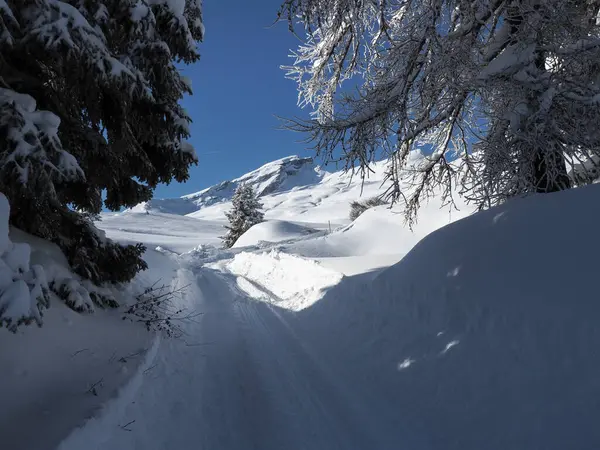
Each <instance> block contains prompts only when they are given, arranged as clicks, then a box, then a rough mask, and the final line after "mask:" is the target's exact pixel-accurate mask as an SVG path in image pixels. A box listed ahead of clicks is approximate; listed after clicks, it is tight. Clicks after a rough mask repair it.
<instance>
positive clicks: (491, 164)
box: [279, 0, 600, 220]
mask: <svg viewBox="0 0 600 450" xmlns="http://www.w3.org/2000/svg"><path fill="white" fill-rule="evenodd" d="M599 11H600V3H598V2H571V1H564V0H545V1H540V0H508V1H505V0H478V1H473V2H467V1H461V0H432V1H397V2H390V1H379V0H378V1H372V2H362V1H356V0H340V1H335V2H332V1H328V0H286V1H285V2H284V4H283V5H282V8H281V10H280V12H279V16H280V18H283V19H284V20H285V19H287V21H288V22H289V24H290V27H291V28H293V29H295V31H296V32H298V31H299V29H301V28H302V29H303V30H304V31H305V34H306V39H305V41H304V43H303V44H302V45H300V47H299V48H298V49H297V50H296V52H295V53H294V55H293V58H294V62H293V64H292V65H290V66H288V67H285V69H286V71H287V75H288V76H289V77H290V78H292V79H293V80H295V81H296V83H297V84H298V90H299V103H300V105H301V106H309V107H311V108H312V110H313V114H314V115H313V118H312V120H308V121H302V120H290V121H289V123H288V126H289V128H291V129H293V130H297V131H301V132H304V133H306V136H307V140H309V141H311V142H312V143H313V144H314V147H315V149H316V151H317V153H319V154H321V155H322V156H323V157H324V158H325V159H326V160H336V159H339V158H340V157H341V159H342V160H344V161H346V168H347V169H353V168H355V167H358V168H359V169H360V170H362V171H363V173H365V172H366V171H368V168H369V164H370V163H371V162H372V161H373V160H375V159H378V158H379V157H380V156H382V155H383V156H385V157H387V158H388V159H389V169H388V179H389V191H388V194H389V197H390V198H391V199H392V200H403V201H404V202H405V204H406V212H407V215H408V218H409V219H411V220H412V219H414V216H415V215H416V212H417V209H418V205H419V204H420V202H421V201H422V200H423V199H424V198H426V197H427V196H428V195H429V194H430V193H431V192H433V191H434V190H435V189H436V188H441V189H442V191H443V192H444V194H445V195H446V197H447V200H448V201H449V202H450V203H452V201H453V199H452V191H453V188H454V186H455V185H456V184H459V186H460V189H458V190H457V191H461V192H462V194H463V195H464V196H465V197H466V198H467V199H470V200H472V201H474V202H476V203H477V204H478V205H479V206H480V207H487V206H490V205H494V204H498V203H501V202H503V201H505V200H506V199H508V198H510V197H513V196H515V195H523V194H527V193H532V192H540V193H544V192H552V191H556V190H560V189H565V188H568V187H570V186H571V185H572V180H571V179H570V178H569V177H568V175H567V168H568V167H573V166H574V165H576V164H580V166H579V167H580V168H581V167H585V164H583V165H581V163H582V162H585V161H594V160H595V159H596V158H597V157H598V156H600V129H599V128H598V126H597V124H598V123H599V120H600V83H598V79H599V78H600V64H598V61H599V60H600V22H599V21H598V20H597V17H598V13H599ZM298 25H300V26H298ZM344 87H347V88H344ZM415 148H422V149H426V150H427V151H426V152H427V153H431V154H430V155H429V156H428V157H427V160H426V161H425V162H424V163H423V164H422V165H421V167H418V168H416V170H414V171H412V172H411V181H412V184H413V185H414V186H412V187H411V189H410V190H407V191H406V192H405V191H404V190H403V187H402V186H406V183H400V181H401V180H400V177H401V176H402V174H403V173H405V172H404V170H403V169H404V168H405V166H406V164H407V161H408V159H409V155H410V154H411V152H412V151H413V150H414V149H415ZM429 149H431V152H429ZM453 162H456V164H453ZM457 166H458V167H457ZM585 178H590V177H581V176H579V179H585ZM405 181H406V180H405ZM455 192H456V190H455Z"/></svg>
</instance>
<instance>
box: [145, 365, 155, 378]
mask: <svg viewBox="0 0 600 450" xmlns="http://www.w3.org/2000/svg"><path fill="white" fill-rule="evenodd" d="M156 366H157V364H154V365H153V366H150V367H148V368H147V369H146V370H144V372H143V373H144V375H145V374H147V373H148V372H150V371H151V370H152V369H154V368H155V367H156Z"/></svg>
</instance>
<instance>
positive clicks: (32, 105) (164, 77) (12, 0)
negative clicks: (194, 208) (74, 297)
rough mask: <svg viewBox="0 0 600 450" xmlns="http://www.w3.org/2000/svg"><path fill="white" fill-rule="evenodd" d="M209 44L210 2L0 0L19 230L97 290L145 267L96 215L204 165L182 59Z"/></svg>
mask: <svg viewBox="0 0 600 450" xmlns="http://www.w3.org/2000/svg"><path fill="white" fill-rule="evenodd" d="M202 37H203V25H202V15H201V0H178V1H170V0H94V1H91V0H0V192H2V193H4V194H5V195H6V196H7V197H8V199H9V201H10V203H11V216H10V221H11V224H12V225H14V226H16V227H18V228H21V229H23V230H25V231H27V232H29V233H32V234H34V235H36V236H39V237H42V238H44V239H47V240H50V241H52V242H55V243H56V244H58V245H59V246H60V247H61V249H62V250H63V251H64V253H65V254H66V256H67V258H68V260H69V263H70V265H71V267H72V268H73V270H74V271H75V272H77V273H78V274H79V275H81V276H83V277H84V278H87V279H90V280H92V281H93V282H94V283H96V284H102V283H106V282H110V283H112V282H125V281H128V280H130V279H131V278H132V277H133V276H134V275H135V274H136V273H137V272H138V271H139V270H141V269H144V268H145V267H146V264H145V262H144V261H143V260H142V258H141V255H142V253H143V251H144V247H143V246H142V245H141V244H138V245H127V246H122V245H119V244H117V243H115V242H112V241H110V240H109V239H106V238H105V237H104V236H103V233H101V232H100V231H99V230H97V229H96V227H95V226H94V224H93V223H92V218H93V217H94V216H95V215H97V214H98V213H100V212H101V210H102V208H103V206H104V207H106V208H108V209H110V210H113V211H116V210H119V209H120V208H122V207H131V206H134V205H136V204H138V203H140V202H142V201H146V200H149V199H150V198H151V197H152V192H153V189H154V188H155V187H156V185H157V184H158V183H169V182H170V181H172V180H177V181H184V180H186V179H187V178H188V168H189V166H190V165H191V164H194V163H196V161H197V158H196V155H195V152H194V150H193V148H192V147H191V146H190V145H189V144H188V143H186V141H185V139H186V138H187V137H188V135H189V129H188V125H189V123H190V121H191V120H190V118H189V117H188V115H187V113H186V112H185V110H184V109H183V108H182V107H181V106H180V105H179V101H180V100H181V99H182V97H183V95H184V94H191V86H190V83H189V82H188V81H187V80H186V79H185V78H184V77H182V76H181V75H180V73H179V71H178V69H177V68H176V66H175V62H184V63H193V62H195V61H196V60H198V58H199V54H198V52H197V49H196V46H197V42H198V41H200V40H202ZM103 196H104V200H103Z"/></svg>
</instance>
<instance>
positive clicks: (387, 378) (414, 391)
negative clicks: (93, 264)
mask: <svg viewBox="0 0 600 450" xmlns="http://www.w3.org/2000/svg"><path fill="white" fill-rule="evenodd" d="M377 173H379V172H377V171H376V174H377ZM291 178H293V176H292V177H291ZM371 183H372V184H369V183H368V184H367V185H366V186H365V190H366V192H365V195H366V196H371V195H374V194H375V193H377V192H378V188H377V187H375V185H376V184H378V181H377V177H376V176H374V179H373V180H372V182H371ZM359 193H360V185H359V184H358V183H356V182H350V183H349V180H348V178H346V176H345V175H342V174H340V173H331V174H323V176H322V177H321V178H319V179H318V180H317V181H315V182H314V183H312V182H311V183H309V184H307V185H296V186H293V187H291V188H287V187H286V188H281V189H280V188H277V189H275V190H274V191H273V192H272V193H270V194H268V195H264V196H263V197H262V198H261V201H263V202H265V203H266V204H269V207H268V209H267V216H268V217H269V216H270V217H269V218H270V220H269V221H267V222H266V223H264V224H260V225H259V226H257V227H256V229H255V230H252V229H251V230H249V232H248V235H247V236H243V237H242V238H244V239H247V241H246V242H242V243H241V244H244V245H243V246H242V245H241V244H240V246H239V247H236V248H233V249H229V250H222V249H218V248H217V245H218V244H217V242H218V235H219V234H222V229H221V227H222V225H223V224H224V221H223V218H221V217H218V218H217V213H216V211H218V210H220V212H222V211H223V208H226V204H227V202H226V201H222V202H221V203H216V204H212V205H210V206H203V207H201V208H200V209H199V210H198V211H196V212H195V213H193V214H192V215H191V216H185V215H176V214H168V213H165V212H164V211H161V212H158V211H156V210H155V209H152V208H148V209H147V210H140V211H138V212H135V211H129V212H126V213H122V214H118V215H111V216H107V217H105V218H104V220H103V221H102V222H100V223H99V224H98V225H99V226H100V227H101V228H102V227H104V229H105V231H106V232H107V235H108V236H109V237H111V238H116V239H122V240H124V241H132V240H142V241H143V242H146V244H147V245H148V246H149V247H150V248H153V247H154V246H160V248H159V249H158V251H154V250H150V251H149V252H148V254H147V256H146V258H147V260H148V262H149V265H150V270H149V272H146V273H143V274H141V275H140V276H139V277H138V279H136V282H137V283H138V284H139V283H142V285H143V284H144V283H147V284H148V283H150V282H151V281H152V280H155V279H157V278H159V277H162V278H164V279H166V280H169V282H170V283H171V285H172V286H174V287H182V286H186V291H185V294H184V295H183V297H182V298H181V299H180V300H178V306H180V307H182V308H184V309H185V310H186V311H190V312H194V313H201V315H199V316H198V317H195V318H194V320H189V321H184V322H182V323H181V325H182V327H183V328H184V331H185V333H184V335H183V337H182V338H181V339H175V340H167V339H162V340H161V341H160V342H157V341H155V343H154V345H153V346H152V345H150V342H149V341H146V342H145V344H144V345H143V346H142V348H143V349H144V350H143V352H142V353H140V355H141V358H140V360H138V362H137V364H136V365H135V366H134V368H133V369H132V371H131V373H134V374H135V375H133V377H132V378H129V382H128V383H127V384H126V385H125V386H124V387H122V388H121V389H120V390H118V389H117V388H116V387H115V389H114V390H113V391H112V392H113V393H114V392H117V394H116V396H112V400H110V401H109V402H107V403H104V406H103V407H102V408H101V409H99V410H97V411H96V413H95V414H94V415H93V418H91V419H90V420H89V421H88V422H87V423H86V424H85V425H83V426H81V427H79V428H77V429H75V430H74V431H73V432H72V433H71V434H70V435H69V436H68V437H67V438H66V439H65V440H64V441H63V442H62V443H61V444H60V446H59V448H60V450H79V449H82V448H85V449H91V450H94V449H106V450H109V449H110V450H125V449H137V448H139V449H149V450H153V449H164V448H177V449H197V448H199V449H232V450H237V449H240V450H242V449H252V448H255V449H261V450H276V449H277V450H280V449H291V450H293V449H327V450H329V449H343V450H346V449H350V450H351V449H357V450H364V449H383V450H385V449H398V448H408V449H411V450H421V449H423V450H425V449H427V450H431V449H440V450H441V449H443V450H454V449H456V450H459V449H460V450H471V449H472V450H476V449H477V450H479V449H482V448H485V449H492V450H493V449H498V450H500V449H502V450H504V449H511V450H513V449H515V450H520V449H523V450H529V449H550V450H554V449H556V450H559V449H561V450H562V449H564V448H577V449H583V450H587V449H590V450H592V449H597V448H600V430H599V429H598V427H597V425H596V422H597V418H598V417H599V416H600V404H598V402H597V400H596V399H597V397H598V395H600V382H599V381H598V377H597V373H598V370H599V369H600V353H598V351H597V348H598V347H599V346H600V333H599V332H598V326H597V322H598V319H597V318H598V312H599V311H600V308H599V306H598V304H597V303H598V302H597V298H598V295H597V290H598V289H597V286H596V283H595V274H596V273H597V272H598V263H597V257H596V255H597V254H598V252H599V251H600V243H598V242H596V240H594V239H589V238H588V239H583V240H584V241H585V244H580V243H579V241H577V240H573V237H574V236H581V237H585V236H594V233H595V230H596V227H597V223H598V222H599V221H600V211H599V210H598V208H595V207H594V205H597V204H598V201H599V200H600V186H598V185H593V186H588V187H586V188H580V189H574V190H571V191H566V192H560V193H556V194H548V195H543V196H542V195H538V196H532V197H529V198H525V199H515V200H512V201H510V202H508V203H507V204H505V205H503V206H502V207H499V208H494V209H491V210H489V211H485V212H482V213H477V214H474V215H470V213H471V209H470V208H468V207H466V206H465V205H459V206H460V210H459V211H454V212H453V213H452V215H449V213H448V210H440V204H441V202H440V200H439V199H437V198H433V199H432V200H431V201H430V202H429V203H427V204H424V206H423V209H422V211H421V215H420V220H419V222H418V223H417V224H416V226H415V228H414V231H412V232H411V231H410V230H408V229H407V228H406V226H405V225H404V223H403V220H402V217H401V215H399V214H398V212H399V209H398V207H394V208H392V209H388V208H386V207H377V208H374V209H372V210H368V211H367V212H365V213H364V214H363V215H362V216H361V217H360V218H359V219H357V220H356V221H355V222H353V223H352V224H349V221H348V220H347V219H346V215H347V213H348V209H349V206H348V203H349V201H350V200H355V199H357V198H358V194H359ZM315 199H319V200H318V201H315ZM311 202H312V203H313V204H311ZM146 211H147V212H148V214H146ZM467 216H469V217H467ZM459 219H460V220H459ZM450 221H454V222H453V223H451V224H448V223H449V222H450ZM329 222H331V224H332V225H331V231H329ZM298 227H300V228H298ZM305 228H308V229H317V230H320V232H319V233H311V234H305V233H304V232H303V230H304V229H305ZM393 263H395V264H394V265H391V264H393ZM390 265H391V267H390ZM50 311H53V308H51V309H50ZM55 311H56V310H55ZM78 317H79V316H78ZM88 319H89V320H93V317H92V316H86V320H88ZM102 320H104V319H102ZM95 323H98V324H100V322H95ZM98 326H99V327H101V325H98ZM102 326H103V325H102ZM44 329H45V328H42V329H41V330H38V331H43V330H44ZM48 332H49V333H51V332H52V331H48ZM54 332H56V330H55V331H54ZM75 334H76V335H77V336H79V334H77V333H75ZM91 336H92V337H91V338H90V339H92V340H95V339H96V338H94V336H95V333H91ZM111 336H113V337H114V339H115V340H117V341H119V340H120V339H122V336H123V334H122V332H121V331H119V332H113V333H112V334H111ZM2 337H4V336H0V338H2ZM134 341H135V340H134ZM122 342H129V341H128V340H127V339H123V341H122ZM77 344H78V345H81V343H80V342H79V341H77ZM97 344H98V345H99V346H100V349H104V350H106V348H111V350H113V349H119V350H121V345H122V343H113V341H111V343H106V345H105V346H103V345H102V342H101V340H99V342H98V343H97ZM85 347H87V345H85ZM0 348H1V346H0ZM99 351H101V350H99ZM113 351H114V350H113ZM21 364H22V363H21ZM0 367H6V365H4V366H2V365H0ZM101 367H104V369H107V368H108V367H110V366H107V365H105V366H101ZM135 367H137V369H135ZM0 370H1V369H0ZM55 370H56V371H57V372H60V370H61V369H60V366H57V368H56V369H55ZM40 373H43V370H40ZM1 375H2V374H1V373H0V376H1ZM40 377H41V375H40ZM92 378H93V377H92ZM121 381H123V380H121ZM0 386H2V383H0ZM47 386H48V385H44V389H45V388H47ZM120 386H123V385H122V384H121V385H120ZM105 400H106V399H105ZM66 407H68V405H67V406H66ZM76 411H77V410H76ZM59 417H60V415H59ZM5 423H6V422H5ZM71 423H73V421H71ZM1 424H2V422H1V421H0V426H1ZM0 431H1V430H0ZM15 433H16V431H15ZM55 434H57V433H55ZM40 436H43V434H40V435H39V436H38V437H37V438H38V439H39V438H40ZM30 439H32V438H30ZM52 442H55V441H52ZM11 448H12V447H11ZM15 448H17V447H15ZM22 448H36V447H35V446H29V447H22ZM37 448H43V447H40V446H38V447H37Z"/></svg>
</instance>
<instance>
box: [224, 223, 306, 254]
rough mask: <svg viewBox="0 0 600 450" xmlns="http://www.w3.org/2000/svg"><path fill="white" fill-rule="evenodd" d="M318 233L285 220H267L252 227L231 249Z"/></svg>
mask: <svg viewBox="0 0 600 450" xmlns="http://www.w3.org/2000/svg"><path fill="white" fill-rule="evenodd" d="M315 233H318V230H315V229H313V228H310V227H306V226H303V225H300V224H297V223H292V222H287V221H285V220H267V221H265V222H261V223H259V224H256V225H254V226H253V227H252V228H250V229H249V230H248V231H246V232H245V233H244V234H243V235H242V236H240V238H239V239H238V240H237V241H236V242H235V244H234V245H233V248H238V247H251V246H258V245H259V244H261V243H263V244H264V243H274V242H281V241H288V240H293V239H298V238H301V237H303V236H311V235H313V234H315Z"/></svg>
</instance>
